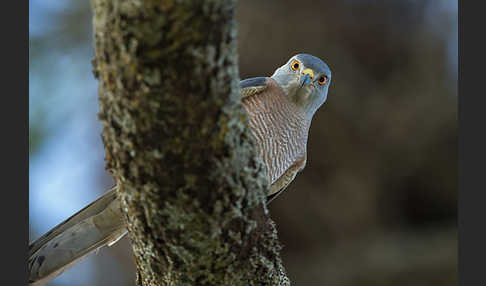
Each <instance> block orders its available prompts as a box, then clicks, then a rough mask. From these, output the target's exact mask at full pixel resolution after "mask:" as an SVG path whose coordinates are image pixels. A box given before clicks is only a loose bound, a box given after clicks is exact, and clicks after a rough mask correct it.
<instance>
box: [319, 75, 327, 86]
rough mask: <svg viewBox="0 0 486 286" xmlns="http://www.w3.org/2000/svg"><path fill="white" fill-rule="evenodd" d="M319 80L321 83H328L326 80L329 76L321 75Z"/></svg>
mask: <svg viewBox="0 0 486 286" xmlns="http://www.w3.org/2000/svg"><path fill="white" fill-rule="evenodd" d="M318 82H319V84H320V85H324V84H326V82H327V76H325V75H323V76H321V77H320V78H319V80H318Z"/></svg>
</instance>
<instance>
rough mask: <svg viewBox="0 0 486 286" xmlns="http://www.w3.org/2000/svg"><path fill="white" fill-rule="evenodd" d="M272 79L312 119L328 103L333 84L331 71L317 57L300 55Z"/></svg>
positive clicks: (293, 58)
mask: <svg viewBox="0 0 486 286" xmlns="http://www.w3.org/2000/svg"><path fill="white" fill-rule="evenodd" d="M272 78H273V79H274V80H275V81H276V82H277V83H278V84H279V85H280V87H282V89H283V90H284V91H285V93H286V94H287V96H288V97H289V98H290V99H291V100H292V101H293V102H295V103H296V104H297V105H298V106H302V108H303V109H304V110H305V112H306V114H307V115H308V116H310V117H311V118H312V116H313V115H314V113H315V112H316V111H317V109H318V108H319V107H320V106H321V105H322V104H323V103H324V102H325V101H326V98H327V90H328V89H329V85H330V84H331V70H330V69H329V67H328V66H327V65H326V63H324V62H323V61H322V60H321V59H319V58H317V57H314V56H312V55H308V54H298V55H295V56H293V57H292V58H290V60H289V61H288V62H287V63H286V64H285V65H283V66H281V67H279V68H278V69H277V70H276V71H275V72H274V73H273V75H272Z"/></svg>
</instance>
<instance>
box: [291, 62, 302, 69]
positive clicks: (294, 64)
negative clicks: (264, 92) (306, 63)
mask: <svg viewBox="0 0 486 286" xmlns="http://www.w3.org/2000/svg"><path fill="white" fill-rule="evenodd" d="M290 67H291V68H292V70H293V71H296V70H298V69H299V68H300V63H299V61H297V60H294V61H293V62H292V65H291V66H290Z"/></svg>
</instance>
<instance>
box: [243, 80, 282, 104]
mask: <svg viewBox="0 0 486 286" xmlns="http://www.w3.org/2000/svg"><path fill="white" fill-rule="evenodd" d="M240 86H241V98H242V99H245V98H248V97H252V96H255V95H257V94H261V93H263V92H265V93H283V90H282V89H281V88H280V86H279V85H278V84H277V82H275V80H274V79H272V78H270V77H252V78H248V79H244V80H242V81H240Z"/></svg>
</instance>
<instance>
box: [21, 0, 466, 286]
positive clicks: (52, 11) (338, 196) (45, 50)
mask: <svg viewBox="0 0 486 286" xmlns="http://www.w3.org/2000/svg"><path fill="white" fill-rule="evenodd" d="M29 10H30V11H29V20H30V23H29V39H30V52H29V56H30V57H29V93H30V96H29V98H30V99H29V134H30V140H29V143H30V145H29V147H30V148H29V154H30V167H29V172H30V176H29V183H30V189H29V196H30V201H29V216H30V240H31V241H32V240H34V239H36V238H37V237H39V236H40V235H42V234H43V233H44V232H46V231H48V230H49V229H50V228H51V227H53V226H55V225H56V224H58V223H59V222H61V221H63V220H64V219H66V218H67V217H69V216H70V215H71V214H73V213H74V212H75V211H77V210H79V209H81V208H82V207H83V206H84V205H86V204H87V203H89V202H90V201H92V200H94V199H95V198H97V197H98V196H99V195H101V194H102V193H104V192H105V190H107V189H108V188H109V187H110V186H111V185H112V184H113V181H112V179H111V178H110V176H109V175H108V174H107V173H106V171H105V170H104V161H103V158H104V151H103V146H102V143H101V137H100V133H101V125H100V123H99V122H98V120H97V112H98V102H97V82H96V80H95V79H94V77H93V75H92V72H91V70H92V68H91V63H90V61H91V59H92V58H93V53H94V50H93V36H92V27H91V11H90V6H89V1H75V0H64V1H58V0H30V1H29ZM237 13H238V15H237V17H238V28H239V37H238V46H239V65H240V77H241V78H242V79H243V78H248V77H254V76H270V75H271V74H272V73H273V71H274V69H275V68H277V67H279V66H280V65H282V64H283V63H284V62H286V61H287V60H288V58H289V57H290V56H291V55H293V54H296V53H300V52H305V53H310V54H313V55H315V56H318V57H320V58H321V59H323V60H324V61H325V62H326V63H327V64H328V65H329V67H330V68H331V70H332V71H333V80H332V83H331V87H330V90H329V95H328V100H327V102H326V104H325V105H324V106H323V107H321V109H320V110H319V111H318V112H317V114H316V116H315V117H314V120H313V123H312V126H311V131H310V138H309V143H308V161H307V166H306V169H305V171H304V172H303V173H301V174H300V175H298V176H297V178H296V180H295V181H294V183H292V184H291V186H290V187H289V189H288V190H287V191H286V192H284V193H283V194H282V195H281V196H280V197H279V198H278V199H277V200H275V201H274V202H273V203H272V204H271V206H270V209H271V216H272V218H273V219H274V220H275V222H276V223H277V225H278V230H279V236H280V240H281V242H282V243H283V245H284V248H283V250H282V256H283V259H284V263H285V266H286V269H287V272H288V275H289V277H290V278H291V280H292V282H293V285H342V286H351V285H353V286H354V285H414V286H419V285H451V286H452V285H454V286H455V285H457V229H456V223H457V217H456V211H457V190H458V188H457V111H456V110H457V93H456V89H457V61H458V60H457V38H458V36H457V1H451V0H433V1H432V0H429V1H426V0H422V1H402V0H400V1H398V0H396V1H372V0H332V1H290V0H285V1H283V0H266V1H257V0H252V1H249V0H245V1H239V3H238V10H237ZM134 274H135V268H134V265H133V258H132V254H131V250H130V247H129V244H128V241H127V239H126V238H125V239H123V240H122V241H121V243H119V244H116V245H115V246H114V247H112V248H109V249H108V248H105V249H102V250H101V251H100V252H99V253H98V254H97V255H92V256H90V257H89V258H88V259H87V260H85V261H83V262H82V263H81V264H80V265H79V266H77V267H75V268H73V269H71V270H69V271H68V272H66V273H64V274H63V275H62V276H60V277H59V278H57V279H56V280H54V281H53V282H51V283H50V284H49V285H73V286H75V285H134V284H135V283H134V279H135V275H134Z"/></svg>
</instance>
